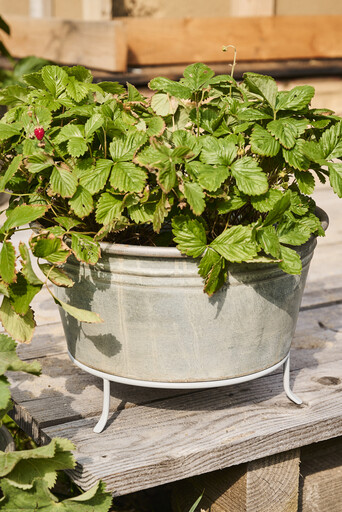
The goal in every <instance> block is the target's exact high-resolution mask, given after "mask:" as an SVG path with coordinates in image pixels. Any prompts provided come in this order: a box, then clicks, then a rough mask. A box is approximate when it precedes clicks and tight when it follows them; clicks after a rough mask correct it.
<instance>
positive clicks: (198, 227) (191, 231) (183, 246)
mask: <svg viewBox="0 0 342 512" xmlns="http://www.w3.org/2000/svg"><path fill="white" fill-rule="evenodd" d="M172 231H173V234H174V241H175V242H176V244H177V249H178V250H179V251H180V252H182V253H184V254H187V255H188V256H192V257H193V258H198V257H199V256H201V255H202V254H203V252H204V251H205V249H206V246H207V236H206V233H205V227H204V225H203V223H202V222H200V221H199V220H197V219H191V218H190V217H189V216H188V215H177V216H176V217H174V218H173V220H172Z"/></svg>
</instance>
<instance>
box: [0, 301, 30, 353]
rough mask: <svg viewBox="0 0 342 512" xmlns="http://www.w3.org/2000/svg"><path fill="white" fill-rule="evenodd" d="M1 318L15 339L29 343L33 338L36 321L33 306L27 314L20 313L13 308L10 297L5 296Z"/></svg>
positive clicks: (0, 313)
mask: <svg viewBox="0 0 342 512" xmlns="http://www.w3.org/2000/svg"><path fill="white" fill-rule="evenodd" d="M0 320H1V322H2V325H3V326H4V328H5V330H6V331H7V332H8V334H9V335H10V336H12V337H13V338H14V339H15V340H18V341H20V342H22V343H29V342H30V341H31V340H32V336H33V332H34V328H35V326H36V322H35V320H34V315H33V311H32V309H31V308H29V310H28V312H27V313H26V315H24V316H21V315H18V313H16V312H15V311H14V309H13V308H12V305H11V302H10V299H9V298H8V297H4V298H3V301H2V304H1V307H0Z"/></svg>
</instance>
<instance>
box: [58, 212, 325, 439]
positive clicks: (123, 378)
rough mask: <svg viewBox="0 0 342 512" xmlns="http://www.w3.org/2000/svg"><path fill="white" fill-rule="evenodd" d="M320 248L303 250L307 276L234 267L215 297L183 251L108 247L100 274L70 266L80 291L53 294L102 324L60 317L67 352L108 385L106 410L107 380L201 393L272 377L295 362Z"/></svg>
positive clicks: (260, 267)
mask: <svg viewBox="0 0 342 512" xmlns="http://www.w3.org/2000/svg"><path fill="white" fill-rule="evenodd" d="M319 214H320V217H321V219H322V225H323V226H324V228H326V227H327V225H328V218H327V216H326V214H325V213H324V212H323V211H322V210H320V211H319ZM316 243H317V242H316V239H315V238H313V237H312V238H311V239H310V240H309V241H308V242H307V243H306V244H304V245H302V246H301V247H299V248H298V253H299V254H300V257H301V259H302V265H303V271H302V274H301V275H299V276H298V275H289V274H285V273H284V272H283V271H281V270H280V269H279V268H278V266H277V265H273V264H271V265H270V264H255V263H254V264H234V265H230V267H229V268H230V271H229V276H228V279H227V282H226V284H225V285H224V286H223V288H222V289H221V290H219V291H218V292H217V293H216V294H215V295H214V296H213V297H211V298H209V297H208V296H207V295H206V294H204V293H203V281H202V278H201V277H200V276H199V275H198V269H197V262H196V261H195V260H193V259H192V258H188V257H185V256H183V255H182V254H181V253H180V252H179V251H178V250H177V249H176V248H166V247H143V246H129V245H118V244H106V243H103V244H102V258H101V260H100V261H99V262H98V264H97V265H96V266H95V267H90V266H88V265H85V264H80V263H79V262H78V261H76V260H75V259H72V260H71V259H70V258H69V260H68V262H67V264H66V265H65V267H64V268H65V270H66V271H67V273H68V274H69V275H70V277H71V278H72V279H73V280H74V281H75V283H76V284H75V285H74V287H72V288H58V289H56V294H57V296H58V298H60V299H61V300H63V301H65V302H68V303H71V304H72V305H74V306H76V307H80V308H83V309H88V310H91V311H95V312H97V313H99V314H100V315H101V317H102V319H103V320H104V322H103V323H102V324H86V323H80V322H78V321H77V320H75V319H74V318H73V317H71V316H70V315H68V314H67V313H65V311H64V310H62V309H60V313H61V318H62V322H63V326H64V330H65V335H66V339H67V343H68V350H69V354H70V356H71V358H72V360H73V361H74V362H75V363H76V364H78V365H79V366H80V367H81V368H83V369H84V370H86V371H89V372H90V373H94V374H95V375H98V376H100V377H102V378H103V379H104V380H107V381H108V382H107V388H106V389H107V391H106V394H107V395H108V396H107V398H108V404H109V380H114V381H119V382H124V383H130V384H136V385H145V386H152V387H174V388H196V387H214V386H219V385H227V384H229V383H235V382H241V381H243V380H250V379H252V378H256V377H259V376H261V375H264V374H266V373H269V372H270V371H272V370H273V369H275V368H276V367H278V366H279V365H281V364H284V363H286V362H287V361H288V355H289V350H290V345H291V340H292V337H293V334H294V331H295V327H296V322H297V317H298V312H299V307H300V302H301V298H302V295H303V290H304V285H305V281H306V277H307V274H308V270H309V264H310V261H311V258H312V255H313V251H314V248H315V246H316ZM287 373H288V369H287ZM286 386H287V388H288V389H289V386H288V383H287V384H286ZM289 393H291V392H290V391H289ZM289 393H288V395H289ZM290 398H291V397H290ZM291 399H293V398H291ZM294 401H296V402H297V403H300V400H299V399H297V398H296V397H295V398H294ZM103 426H104V425H103ZM103 426H102V428H103ZM102 428H101V429H102ZM97 431H99V429H97Z"/></svg>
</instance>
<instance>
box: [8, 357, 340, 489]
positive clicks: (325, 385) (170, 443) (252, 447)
mask: <svg viewBox="0 0 342 512" xmlns="http://www.w3.org/2000/svg"><path fill="white" fill-rule="evenodd" d="M292 378H293V380H294V390H295V392H296V393H297V394H298V395H299V396H301V397H302V398H303V400H304V404H303V406H301V407H298V406H295V405H294V404H292V403H291V402H289V400H288V399H287V398H286V397H285V396H284V394H283V392H282V380H281V376H280V375H269V376H267V377H266V378H262V379H258V380H256V381H251V382H250V383H245V384H244V385H241V386H237V387H236V388H235V389H232V388H229V387H226V388H221V389H216V390H205V391H198V392H194V393H192V394H191V395H187V396H179V397H174V398H168V399H167V400H160V401H157V402H155V403H152V404H146V405H143V406H138V407H134V408H130V409H124V410H122V411H120V412H119V413H114V414H113V415H112V417H111V418H110V422H109V426H108V427H107V429H106V430H105V431H104V432H102V434H101V436H96V435H95V434H93V432H92V428H93V427H94V425H95V422H96V418H86V419H83V420H78V421H73V422H68V423H67V424H65V425H53V426H50V427H46V428H44V429H42V438H43V439H45V440H47V439H49V438H51V437H55V436H57V437H68V438H69V439H71V440H72V441H73V442H75V444H76V446H77V452H76V456H77V459H78V462H79V463H80V465H81V466H82V467H85V468H86V469H87V471H88V472H91V475H92V479H90V480H89V479H87V481H86V482H84V480H83V478H82V473H80V472H74V474H73V476H74V478H75V481H76V482H77V483H79V484H80V485H81V486H82V487H84V486H85V485H87V486H88V485H90V484H91V483H92V482H95V481H96V480H97V479H98V478H102V479H104V481H105V482H106V483H107V485H108V488H109V489H110V490H112V491H113V492H114V493H117V494H125V493H129V492H133V491H135V490H138V489H143V488H146V487H150V486H154V485H159V484H162V483H166V482H170V481H174V480H178V479H182V478H186V477H189V476H193V475H196V474H202V473H205V472H210V471H214V470H216V469H218V468H224V467H229V466H232V465H236V464H241V463H244V462H248V461H252V460H255V459H258V458H262V457H265V456H269V455H274V454H277V453H279V452H283V451H286V450H291V449H294V448H298V447H299V446H303V445H306V444H310V443H312V442H317V441H320V440H323V439H329V438H332V437H336V436H339V435H342V384H341V383H342V365H341V361H334V362H330V363H326V364H321V365H319V366H317V367H311V368H305V369H302V370H301V371H299V372H292ZM17 409H18V408H17ZM204 412H205V413H204Z"/></svg>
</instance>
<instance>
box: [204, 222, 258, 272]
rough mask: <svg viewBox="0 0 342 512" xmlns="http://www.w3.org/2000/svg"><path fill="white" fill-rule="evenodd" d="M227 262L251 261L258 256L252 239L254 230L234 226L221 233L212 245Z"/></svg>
mask: <svg viewBox="0 0 342 512" xmlns="http://www.w3.org/2000/svg"><path fill="white" fill-rule="evenodd" d="M210 247H212V248H213V249H215V251H216V252H218V253H219V254H220V255H221V256H223V257H224V258H225V259H226V260H227V261H232V262H238V263H241V262H242V261H246V260H250V259H252V258H254V256H256V255H257V245H256V243H255V241H254V240H253V238H252V229H251V228H250V227H248V226H232V227H231V228H228V229H226V230H225V231H223V233H221V234H220V235H219V236H218V237H217V238H215V240H214V241H213V242H212V243H211V244H210Z"/></svg>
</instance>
